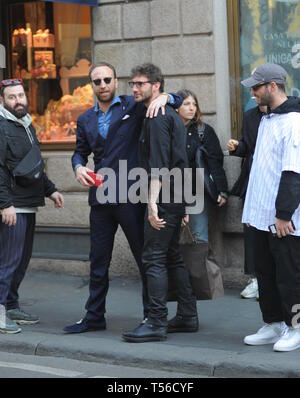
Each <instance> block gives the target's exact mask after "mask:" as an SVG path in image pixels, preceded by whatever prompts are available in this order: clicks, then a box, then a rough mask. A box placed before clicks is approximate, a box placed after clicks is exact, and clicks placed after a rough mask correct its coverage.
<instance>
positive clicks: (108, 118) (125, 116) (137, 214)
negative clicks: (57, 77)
mask: <svg viewBox="0 0 300 398" xmlns="http://www.w3.org/2000/svg"><path fill="white" fill-rule="evenodd" d="M90 80H91V84H92V87H93V91H94V94H95V96H96V97H97V100H98V101H97V104H96V106H95V107H93V108H91V109H89V110H88V111H87V112H85V113H84V114H83V115H81V116H80V117H79V118H78V122H77V140H76V148H75V152H74V155H73V157H72V166H73V169H74V171H75V174H76V178H77V181H78V182H79V183H80V184H81V185H83V186H89V183H92V182H93V180H92V178H91V177H90V176H89V175H88V172H90V171H92V170H90V169H88V168H87V167H86V164H87V162H88V156H89V155H90V154H91V153H93V154H94V164H95V170H94V171H95V172H97V171H98V170H100V169H102V168H110V169H112V170H113V171H114V172H115V175H116V180H117V181H116V187H118V185H119V181H118V180H119V160H126V161H127V169H128V172H129V171H130V170H131V169H133V168H135V167H138V138H139V135H140V131H141V126H142V122H143V119H144V117H145V115H146V111H147V109H146V107H145V106H144V105H143V104H142V103H136V102H135V100H134V98H133V97H132V96H127V95H122V96H117V95H116V90H117V87H118V80H117V77H116V71H115V68H114V67H113V66H112V65H110V64H108V63H104V62H103V63H100V64H97V65H95V66H93V67H92V68H91V70H90ZM174 97H175V98H174ZM174 97H173V96H169V95H168V94H167V93H162V94H161V95H160V96H159V98H157V99H156V100H155V101H154V102H153V103H152V105H151V107H150V109H148V111H147V115H148V116H150V117H153V116H156V115H157V113H158V110H159V109H160V108H164V106H165V104H166V103H167V102H168V101H169V100H170V99H171V101H172V102H174V106H180V104H181V98H180V97H179V98H178V97H177V98H176V96H174ZM174 100H175V101H174ZM132 183H134V181H130V180H128V187H129V186H130V184H132ZM96 191H97V188H96V187H94V186H93V187H91V188H90V191H89V205H90V206H91V212H90V231H91V251H90V262H91V266H90V285H89V292H90V295H89V298H88V301H87V303H86V306H85V308H86V311H87V312H86V315H85V317H84V318H83V319H82V320H80V321H79V322H77V323H75V324H73V325H69V326H66V327H65V328H64V331H65V332H67V333H83V332H87V331H90V330H104V329H106V321H105V317H104V314H105V300H106V295H107V291H108V285H109V281H108V269H109V265H110V261H111V255H112V250H113V244H114V238H115V233H116V231H117V228H118V226H119V225H120V226H121V228H122V230H123V232H124V234H125V236H126V238H127V240H128V243H129V246H130V249H131V251H132V253H133V255H134V258H135V260H136V262H137V264H138V267H139V270H140V273H141V277H142V282H143V306H144V319H145V318H147V314H148V298H147V287H146V279H145V273H144V270H143V268H142V261H141V256H142V248H143V224H144V213H145V206H144V204H142V203H137V204H133V203H129V202H128V200H127V192H126V197H125V198H124V197H122V194H121V193H120V192H118V191H117V193H116V198H115V200H112V201H109V200H108V202H107V203H105V204H100V203H99V202H98V200H97V198H96Z"/></svg>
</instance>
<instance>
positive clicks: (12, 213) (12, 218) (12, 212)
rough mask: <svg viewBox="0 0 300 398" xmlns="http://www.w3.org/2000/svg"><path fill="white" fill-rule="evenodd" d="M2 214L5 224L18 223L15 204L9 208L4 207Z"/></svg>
mask: <svg viewBox="0 0 300 398" xmlns="http://www.w3.org/2000/svg"><path fill="white" fill-rule="evenodd" d="M1 215H2V222H3V224H6V225H8V226H9V227H11V226H12V225H16V223H17V214H16V209H15V208H14V206H10V207H8V208H7V209H2V210H1Z"/></svg>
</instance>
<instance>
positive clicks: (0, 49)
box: [0, 44, 6, 69]
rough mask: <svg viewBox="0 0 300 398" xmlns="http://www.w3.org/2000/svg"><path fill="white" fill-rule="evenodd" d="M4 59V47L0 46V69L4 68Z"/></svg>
mask: <svg viewBox="0 0 300 398" xmlns="http://www.w3.org/2000/svg"><path fill="white" fill-rule="evenodd" d="M5 58H6V56H5V47H4V46H3V45H2V44H0V68H3V69H4V68H6V64H5Z"/></svg>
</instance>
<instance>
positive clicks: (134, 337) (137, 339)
mask: <svg viewBox="0 0 300 398" xmlns="http://www.w3.org/2000/svg"><path fill="white" fill-rule="evenodd" d="M122 337H123V339H124V340H125V341H128V342H130V343H144V342H147V341H162V340H166V338H167V328H166V327H160V326H154V325H151V324H149V323H148V322H146V323H142V324H141V325H139V326H138V327H137V328H135V329H134V330H133V331H131V332H124V333H123V335H122Z"/></svg>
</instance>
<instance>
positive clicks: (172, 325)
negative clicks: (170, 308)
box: [168, 315, 199, 333]
mask: <svg viewBox="0 0 300 398" xmlns="http://www.w3.org/2000/svg"><path fill="white" fill-rule="evenodd" d="M198 329H199V321H198V317H197V316H192V317H182V316H180V315H176V316H175V317H174V318H172V319H171V320H170V321H169V322H168V333H193V332H197V331H198Z"/></svg>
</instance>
